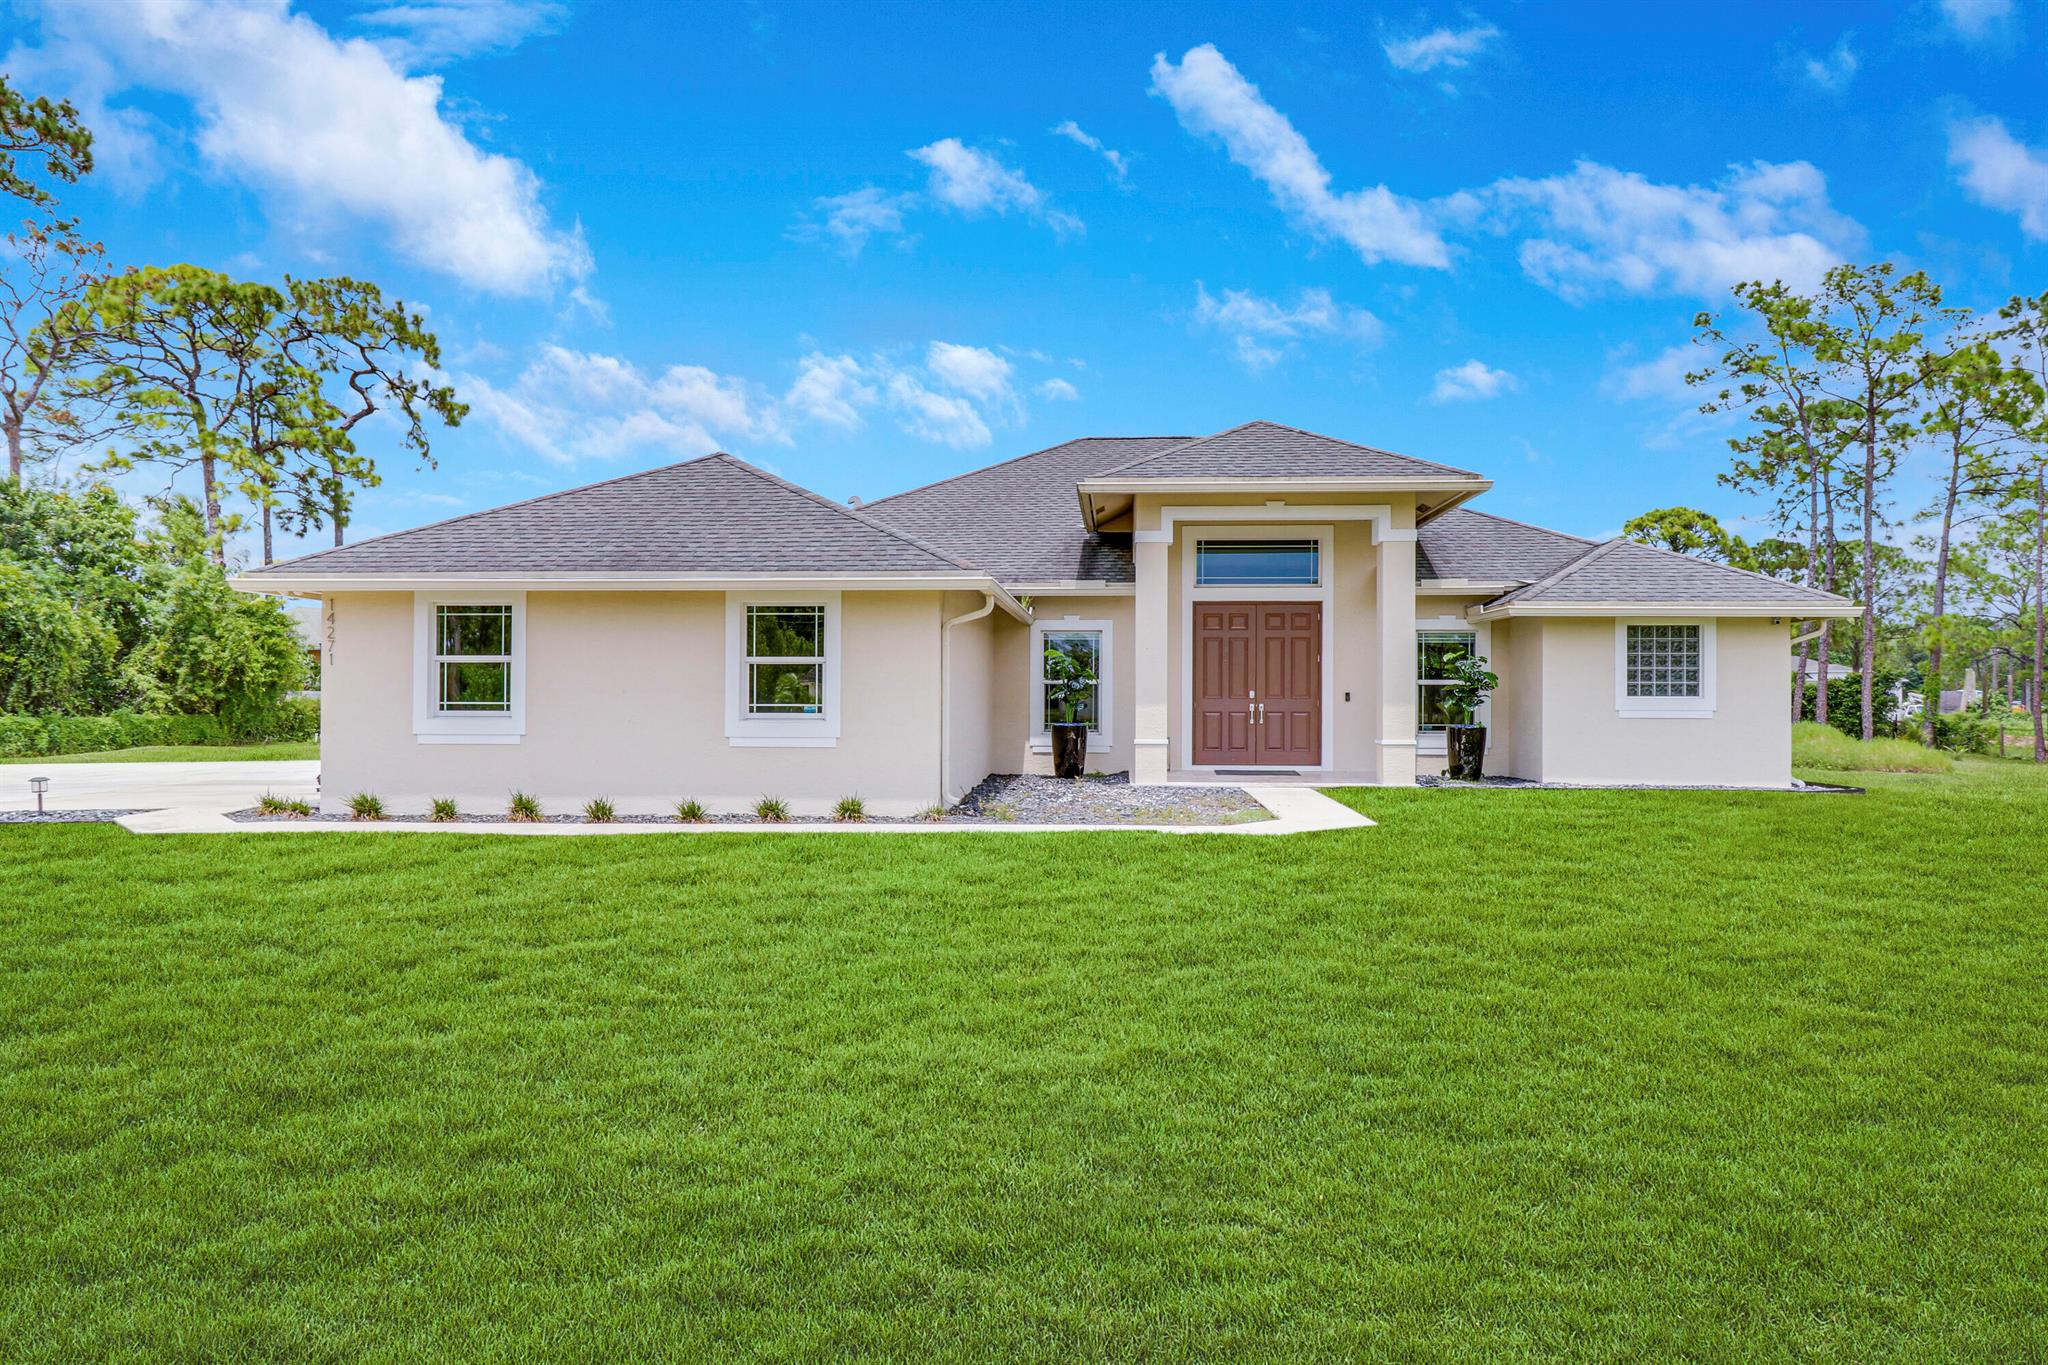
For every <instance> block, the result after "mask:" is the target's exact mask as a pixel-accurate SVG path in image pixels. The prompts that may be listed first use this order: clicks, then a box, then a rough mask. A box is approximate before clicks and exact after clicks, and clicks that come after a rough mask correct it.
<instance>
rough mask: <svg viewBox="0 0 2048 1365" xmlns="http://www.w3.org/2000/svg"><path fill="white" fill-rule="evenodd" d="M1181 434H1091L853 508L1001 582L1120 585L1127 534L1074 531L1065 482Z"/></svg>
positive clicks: (1128, 576)
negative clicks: (901, 530)
mask: <svg viewBox="0 0 2048 1365" xmlns="http://www.w3.org/2000/svg"><path fill="white" fill-rule="evenodd" d="M1187 439H1188V438H1187V437H1185V436H1090V437H1084V438H1082V439H1081V440H1078V441H1068V442H1066V443H1065V444H1063V445H1056V446H1053V447H1051V448H1049V449H1046V450H1041V451H1037V452H1035V453H1033V454H1030V455H1023V456H1019V457H1018V458H1017V459H1014V460H1005V461H1004V462H1003V463H1001V464H997V465H990V466H989V467H988V468H986V469H976V470H971V471H969V472H968V473H965V474H959V475H956V476H954V477H953V478H950V479H943V480H941V481H940V482H938V483H933V484H926V485H925V486H924V487H923V488H913V489H911V490H910V491H909V492H907V493H898V494H895V495H894V496H893V497H887V498H878V499H876V500H875V501H874V502H871V503H867V504H865V505H864V506H862V508H861V511H862V512H864V513H866V514H867V515H868V516H871V517H873V518H875V519H876V520H877V521H881V522H885V523H887V524H889V525H891V526H900V527H902V528H903V529H905V530H907V531H909V532H910V533H911V534H913V535H915V536H917V537H918V538H919V539H920V540H924V541H926V542H928V543H930V544H933V545H939V546H943V547H944V548H945V549H947V550H949V551H951V552H952V553H954V554H957V555H959V556H960V557H961V558H963V559H966V560H968V561H970V562H972V563H974V564H977V565H979V566H981V567H982V568H983V569H986V570H987V571H988V572H989V573H992V574H994V575H995V576H996V577H997V578H999V579H1002V580H1003V581H1004V582H1006V583H1054V582H1067V581H1069V580H1079V581H1083V582H1103V583H1129V582H1132V581H1133V580H1134V578H1135V574H1134V573H1133V571H1132V567H1131V537H1130V535H1129V533H1128V532H1126V533H1123V534H1113V533H1112V534H1105V533H1103V532H1098V531H1090V530H1088V529H1087V528H1086V527H1084V526H1083V525H1082V524H1081V512H1080V509H1079V508H1078V507H1077V506H1076V505H1075V503H1074V485H1075V484H1076V483H1078V482H1080V481H1081V480H1082V479H1085V478H1088V477H1089V476H1090V475H1092V474H1095V473H1096V472H1098V471H1100V470H1102V469H1106V468H1111V467H1114V466H1117V465H1121V464H1125V463H1127V462H1129V461H1130V460H1131V459H1132V458H1134V457H1142V456H1144V455H1147V454H1156V453H1157V452H1159V451H1161V450H1165V449H1167V448H1169V447H1172V446H1178V445H1183V444H1185V443H1186V441H1187Z"/></svg>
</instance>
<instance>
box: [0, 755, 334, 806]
mask: <svg viewBox="0 0 2048 1365" xmlns="http://www.w3.org/2000/svg"><path fill="white" fill-rule="evenodd" d="M319 772H320V764H319V761H318V760H317V759H297V760H293V761H291V762H284V763H252V762H247V761H244V762H240V763H49V764H36V763H7V764H0V810H34V809H35V808H36V798H35V795H34V794H33V793H32V792H30V791H29V789H28V780H29V779H30V778H31V777H47V778H49V779H50V790H49V792H48V794H47V795H45V796H44V797H43V802H44V804H45V806H46V807H47V808H48V809H50V810H161V811H176V812H179V813H182V814H201V813H205V814H218V813H219V812H222V811H230V810H239V809H241V808H242V807H244V806H250V805H254V804H255V802H256V798H257V797H259V796H261V795H262V794H263V793H264V792H276V793H277V794H278V795H279V796H298V797H303V798H305V799H306V800H308V801H310V800H312V799H313V795H314V778H315V777H316V776H318V774H319Z"/></svg>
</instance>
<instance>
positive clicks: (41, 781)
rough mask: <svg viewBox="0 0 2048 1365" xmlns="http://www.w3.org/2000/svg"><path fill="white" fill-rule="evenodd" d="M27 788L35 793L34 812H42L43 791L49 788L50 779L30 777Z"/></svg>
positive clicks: (38, 813)
mask: <svg viewBox="0 0 2048 1365" xmlns="http://www.w3.org/2000/svg"><path fill="white" fill-rule="evenodd" d="M28 789H29V790H30V791H32V792H34V793H35V794H36V814H37V815H41V814H42V813H43V793H44V792H46V791H48V790H49V789H50V779H49V778H47V777H31V778H30V779H29V780H28Z"/></svg>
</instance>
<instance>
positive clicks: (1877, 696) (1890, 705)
mask: <svg viewBox="0 0 2048 1365" xmlns="http://www.w3.org/2000/svg"><path fill="white" fill-rule="evenodd" d="M1808 667H1809V668H1810V669H1812V670H1813V671H1812V672H1809V673H1808V674H1807V675H1806V676H1807V677H1808V678H1814V677H1817V676H1818V675H1819V671H1820V664H1819V662H1818V661H1814V662H1812V663H1810V664H1809V665H1808ZM1838 667H1842V665H1837V664H1830V665H1828V670H1829V672H1828V724H1830V725H1832V726H1834V727H1835V728H1836V729H1837V730H1840V731H1841V732H1842V733H1843V734H1845V735H1848V736H1850V737H1851V738H1860V737H1861V736H1862V734H1863V680H1862V679H1861V678H1855V677H1848V678H1845V677H1842V676H1841V675H1840V674H1838V673H1836V672H1835V671H1834V670H1835V669H1836V668H1838ZM1902 676H1904V675H1903V674H1901V673H1899V672H1898V671H1897V670H1896V669H1890V668H1884V667H1879V668H1878V669H1876V670H1875V671H1874V672H1872V673H1871V675H1870V680H1871V682H1872V683H1873V684H1875V686H1876V688H1877V690H1876V692H1875V693H1874V694H1873V695H1872V696H1871V698H1870V713H1871V719H1872V720H1874V721H1876V723H1877V725H1878V727H1879V728H1880V729H1882V728H1885V727H1887V726H1889V725H1891V724H1892V723H1893V722H1894V721H1896V720H1897V719H1898V711H1899V699H1898V684H1899V679H1900V678H1901V677H1902ZM1819 692H1820V687H1819V685H1818V684H1817V683H1814V682H1809V683H1807V684H1806V687H1805V689H1804V695H1803V696H1802V697H1801V698H1800V712H1799V714H1800V716H1801V717H1803V718H1804V719H1806V720H1812V719H1813V709H1814V702H1815V701H1816V700H1817V699H1818V694H1819Z"/></svg>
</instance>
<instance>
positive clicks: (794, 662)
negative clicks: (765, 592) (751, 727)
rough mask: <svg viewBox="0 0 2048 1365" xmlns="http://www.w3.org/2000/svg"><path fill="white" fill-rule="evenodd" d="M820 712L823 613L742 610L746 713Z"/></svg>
mask: <svg viewBox="0 0 2048 1365" xmlns="http://www.w3.org/2000/svg"><path fill="white" fill-rule="evenodd" d="M824 711H825V608H824V606H823V605H822V604H820V605H817V606H795V607H783V606H772V607H771V606H759V607H748V608H747V714H748V715H753V716H817V715H823V714H824Z"/></svg>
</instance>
